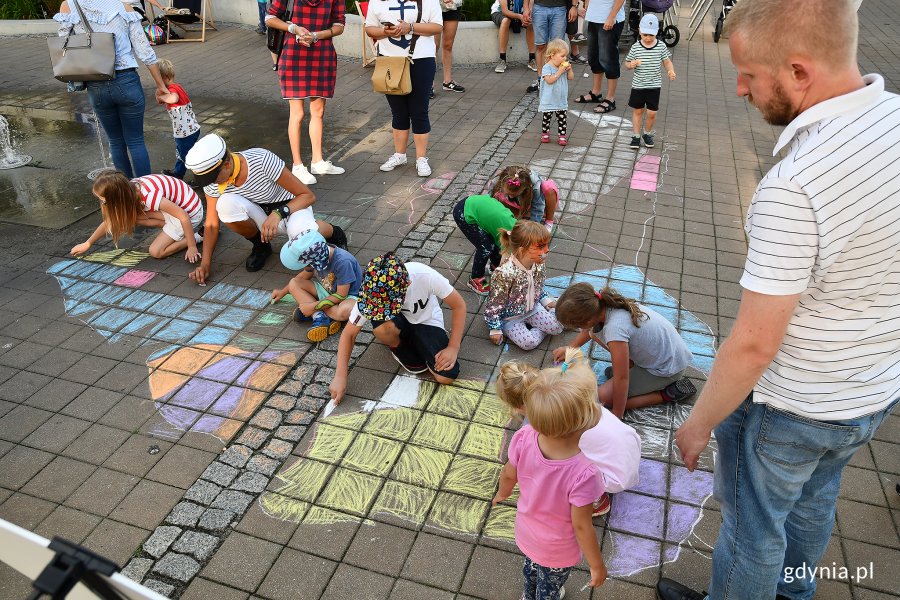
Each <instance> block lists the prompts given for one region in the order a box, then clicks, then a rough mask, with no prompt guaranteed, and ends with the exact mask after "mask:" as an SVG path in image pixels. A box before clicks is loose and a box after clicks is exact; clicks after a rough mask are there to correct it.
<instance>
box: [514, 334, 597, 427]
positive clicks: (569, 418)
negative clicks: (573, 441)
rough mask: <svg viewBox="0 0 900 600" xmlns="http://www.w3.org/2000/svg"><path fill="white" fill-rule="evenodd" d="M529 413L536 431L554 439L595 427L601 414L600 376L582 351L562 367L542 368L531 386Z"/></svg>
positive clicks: (572, 352) (570, 354) (527, 401)
mask: <svg viewBox="0 0 900 600" xmlns="http://www.w3.org/2000/svg"><path fill="white" fill-rule="evenodd" d="M525 412H526V413H527V415H528V422H529V424H530V425H531V426H532V427H534V429H535V431H537V432H538V433H540V434H543V435H546V436H547V437H551V438H560V437H566V436H568V435H571V434H573V433H575V432H577V431H580V430H582V429H587V428H589V427H592V426H593V425H594V424H595V423H596V422H597V418H598V416H599V414H600V406H599V405H598V404H597V376H596V375H595V374H594V371H593V370H592V369H591V367H590V365H589V364H588V362H587V360H585V358H584V355H583V354H582V353H581V350H579V349H578V348H567V349H566V360H565V362H563V363H562V364H561V365H560V366H558V367H551V368H548V369H541V371H540V372H539V373H538V375H537V377H535V378H534V381H532V382H530V383H529V385H528V390H527V393H526V395H525Z"/></svg>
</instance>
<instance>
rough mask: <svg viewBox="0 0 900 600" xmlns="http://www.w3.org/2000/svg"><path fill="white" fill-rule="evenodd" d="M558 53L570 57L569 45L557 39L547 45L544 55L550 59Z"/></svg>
mask: <svg viewBox="0 0 900 600" xmlns="http://www.w3.org/2000/svg"><path fill="white" fill-rule="evenodd" d="M557 52H564V53H565V54H566V56H568V55H569V45H568V44H567V43H566V42H565V41H564V40H561V39H559V38H556V39H555V40H550V41H549V42H548V43H547V50H546V51H545V52H544V55H545V56H546V57H547V58H550V57H551V56H553V55H554V54H556V53H557Z"/></svg>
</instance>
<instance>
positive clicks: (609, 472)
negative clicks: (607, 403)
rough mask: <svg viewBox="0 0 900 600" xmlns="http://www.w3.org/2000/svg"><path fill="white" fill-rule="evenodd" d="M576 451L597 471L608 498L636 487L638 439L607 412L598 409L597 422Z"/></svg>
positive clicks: (638, 462) (639, 445)
mask: <svg viewBox="0 0 900 600" xmlns="http://www.w3.org/2000/svg"><path fill="white" fill-rule="evenodd" d="M578 447H579V448H581V451H582V452H583V453H584V455H585V456H586V457H588V460H590V461H591V462H592V463H594V464H595V465H597V468H598V469H600V477H601V478H602V479H603V484H604V485H603V487H604V488H606V491H607V492H609V493H610V494H614V493H616V492H621V491H622V490H627V489H629V488H633V487H634V486H636V485H637V484H638V468H639V465H640V462H641V436H639V435H638V433H637V431H635V430H634V428H633V427H631V426H629V425H626V424H625V423H623V422H622V421H620V420H619V418H618V417H617V416H616V415H614V414H612V413H611V412H609V411H608V410H607V409H605V408H603V407H601V414H600V421H599V422H598V423H597V424H596V425H595V426H594V427H591V428H590V429H588V430H587V431H585V432H584V433H583V434H582V436H581V439H580V440H579V441H578Z"/></svg>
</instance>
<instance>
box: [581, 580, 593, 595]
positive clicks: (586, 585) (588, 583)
mask: <svg viewBox="0 0 900 600" xmlns="http://www.w3.org/2000/svg"><path fill="white" fill-rule="evenodd" d="M589 587H591V582H590V581H588V582H587V583H586V584H584V585H583V586H582V588H581V591H582V592H583V591H584V590H586V589H588V588H589Z"/></svg>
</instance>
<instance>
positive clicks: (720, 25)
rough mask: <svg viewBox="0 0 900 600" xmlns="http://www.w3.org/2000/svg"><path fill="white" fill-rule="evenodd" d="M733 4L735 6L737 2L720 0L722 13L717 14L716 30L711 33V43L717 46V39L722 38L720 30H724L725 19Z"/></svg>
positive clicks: (735, 0) (734, 0)
mask: <svg viewBox="0 0 900 600" xmlns="http://www.w3.org/2000/svg"><path fill="white" fill-rule="evenodd" d="M735 4H737V0H722V12H720V13H719V18H718V19H716V29H715V31H713V41H714V42H715V43H717V44H718V43H719V38H720V37H722V30H723V29H724V28H725V19H726V18H727V17H728V13H730V12H731V9H732V8H734V5H735Z"/></svg>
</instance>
